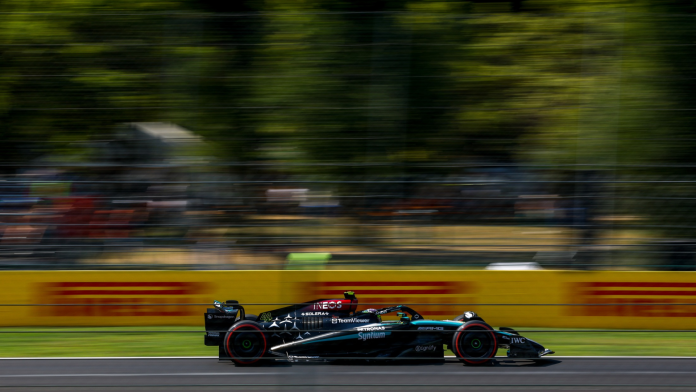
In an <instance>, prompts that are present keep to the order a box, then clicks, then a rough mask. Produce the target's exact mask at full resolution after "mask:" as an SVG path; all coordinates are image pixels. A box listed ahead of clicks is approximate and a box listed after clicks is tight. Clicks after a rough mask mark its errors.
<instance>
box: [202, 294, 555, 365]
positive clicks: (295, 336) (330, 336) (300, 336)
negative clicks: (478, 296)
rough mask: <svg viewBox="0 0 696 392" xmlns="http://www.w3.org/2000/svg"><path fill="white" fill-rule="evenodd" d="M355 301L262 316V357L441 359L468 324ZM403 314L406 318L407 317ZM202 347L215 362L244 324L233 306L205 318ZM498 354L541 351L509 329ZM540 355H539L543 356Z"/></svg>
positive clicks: (293, 308)
mask: <svg viewBox="0 0 696 392" xmlns="http://www.w3.org/2000/svg"><path fill="white" fill-rule="evenodd" d="M357 304H358V301H357V299H355V297H354V296H352V295H351V296H350V297H349V295H347V296H346V299H319V300H314V301H310V302H308V303H305V304H299V305H293V306H288V307H284V308H280V309H275V310H271V311H269V312H264V313H261V314H260V315H259V317H258V318H257V320H256V322H257V323H258V324H259V325H260V327H261V328H262V329H263V330H265V331H267V332H265V335H266V338H267V340H268V343H269V344H268V350H267V353H266V354H265V355H276V356H287V357H288V358H293V357H294V358H312V359H313V358H322V359H337V358H403V357H411V358H442V357H443V356H444V347H443V346H448V348H449V346H450V344H451V343H452V338H453V336H454V334H455V331H456V330H457V328H459V327H460V326H462V325H463V324H464V323H465V322H467V321H469V319H471V320H481V318H480V317H478V316H477V315H475V314H473V316H472V317H471V318H467V317H464V318H463V319H462V320H461V321H451V320H444V321H435V320H426V319H424V317H423V316H422V315H420V314H419V313H418V312H416V311H415V310H413V309H411V308H409V307H407V306H394V307H389V308H383V309H368V310H363V311H356V308H357ZM395 312H397V313H398V312H403V314H401V317H400V320H399V321H382V318H381V316H382V315H383V314H388V313H395ZM407 314H408V315H407ZM205 316H206V319H205V328H206V336H205V344H206V345H207V346H220V347H221V348H220V357H221V358H224V357H226V354H225V352H224V349H223V348H222V345H223V340H224V337H225V334H226V333H227V330H228V329H229V328H230V327H231V326H232V325H233V324H234V323H235V322H238V321H240V320H243V317H244V310H243V307H242V306H240V305H238V304H231V303H229V301H228V303H226V304H225V305H224V306H221V307H219V308H213V309H208V313H206V314H205ZM494 333H495V334H496V338H497V341H498V348H505V349H508V357H511V358H539V357H540V356H541V355H545V354H547V353H551V352H546V353H544V350H545V349H544V347H543V346H541V345H540V344H538V343H536V342H534V341H532V340H530V339H527V338H525V337H523V336H520V335H519V334H517V332H515V331H514V330H512V329H509V328H501V330H500V331H494ZM542 353H544V354H542Z"/></svg>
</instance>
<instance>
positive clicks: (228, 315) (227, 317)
mask: <svg viewBox="0 0 696 392" xmlns="http://www.w3.org/2000/svg"><path fill="white" fill-rule="evenodd" d="M213 305H214V306H215V307H214V308H208V309H207V310H206V313H205V314H204V317H205V332H206V334H205V345H206V346H218V345H220V344H221V343H222V339H223V338H224V337H225V333H226V332H227V330H228V329H230V327H231V326H232V324H234V323H236V322H237V321H239V320H244V317H245V316H246V312H245V311H244V307H243V306H242V305H240V304H239V302H237V301H234V300H227V301H225V303H224V304H223V303H221V302H219V301H215V302H214V303H213Z"/></svg>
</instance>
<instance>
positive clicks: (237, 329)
mask: <svg viewBox="0 0 696 392" xmlns="http://www.w3.org/2000/svg"><path fill="white" fill-rule="evenodd" d="M223 345H224V349H225V353H226V354H227V357H229V359H231V360H232V362H234V363H235V365H237V366H249V365H254V364H257V363H259V361H260V360H261V358H263V356H264V355H266V352H267V351H268V349H269V348H270V347H269V345H268V340H267V339H266V333H265V331H264V330H263V328H261V325H259V323H257V322H254V321H249V320H242V321H239V322H237V323H234V324H233V325H232V326H231V327H230V329H229V331H227V334H226V335H225V339H224V340H223Z"/></svg>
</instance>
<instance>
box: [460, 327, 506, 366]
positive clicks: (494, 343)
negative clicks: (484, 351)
mask: <svg viewBox="0 0 696 392" xmlns="http://www.w3.org/2000/svg"><path fill="white" fill-rule="evenodd" d="M476 326H479V327H483V328H485V329H486V331H490V334H491V335H492V336H493V351H491V355H489V356H488V358H486V359H482V360H480V361H472V360H469V359H466V358H465V357H464V355H462V353H461V351H459V346H460V344H459V335H461V334H462V332H464V331H465V330H467V329H469V328H470V327H476ZM455 341H456V342H457V344H455V348H456V349H457V354H458V355H459V358H461V359H462V360H463V361H464V362H466V363H470V364H472V365H478V364H480V363H484V362H486V361H487V360H489V359H490V358H492V357H493V356H494V355H495V352H496V348H497V347H498V339H497V338H496V337H495V332H493V330H492V329H489V327H488V326H487V325H484V324H471V325H470V326H469V327H464V328H462V330H461V331H458V332H457V339H455Z"/></svg>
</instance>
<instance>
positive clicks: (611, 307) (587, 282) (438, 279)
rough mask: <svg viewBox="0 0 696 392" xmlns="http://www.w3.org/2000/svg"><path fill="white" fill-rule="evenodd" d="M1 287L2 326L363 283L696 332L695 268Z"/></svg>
mask: <svg viewBox="0 0 696 392" xmlns="http://www.w3.org/2000/svg"><path fill="white" fill-rule="evenodd" d="M0 287H1V288H2V289H1V291H0V326H147V325H161V326H167V325H171V326H175V325H191V326H196V325H200V326H202V324H203V319H202V314H203V313H204V312H205V308H206V307H209V306H210V305H206V304H211V303H212V301H213V300H214V299H217V300H222V301H224V300H228V299H235V300H238V301H239V302H240V303H241V304H244V305H245V308H246V310H247V313H253V314H259V313H260V312H262V311H264V310H269V309H273V308H275V307H280V304H290V303H301V302H304V301H308V300H311V299H317V298H342V293H343V292H344V291H346V290H354V291H355V292H356V294H357V296H358V298H359V300H360V307H359V308H360V309H365V308H379V307H383V306H388V305H398V304H404V305H405V304H413V307H414V308H416V309H417V310H418V311H419V312H421V314H423V315H424V316H426V317H428V318H434V319H444V318H452V317H454V316H457V315H459V314H461V313H462V312H464V311H466V310H473V311H475V312H477V313H479V314H480V315H481V316H482V317H484V318H485V319H486V321H487V322H489V323H490V324H491V325H495V326H500V325H506V326H527V327H553V328H564V327H566V328H622V329H696V273H694V272H604V271H602V272H585V271H59V272H56V271H7V272H0ZM263 304H266V305H263Z"/></svg>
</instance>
